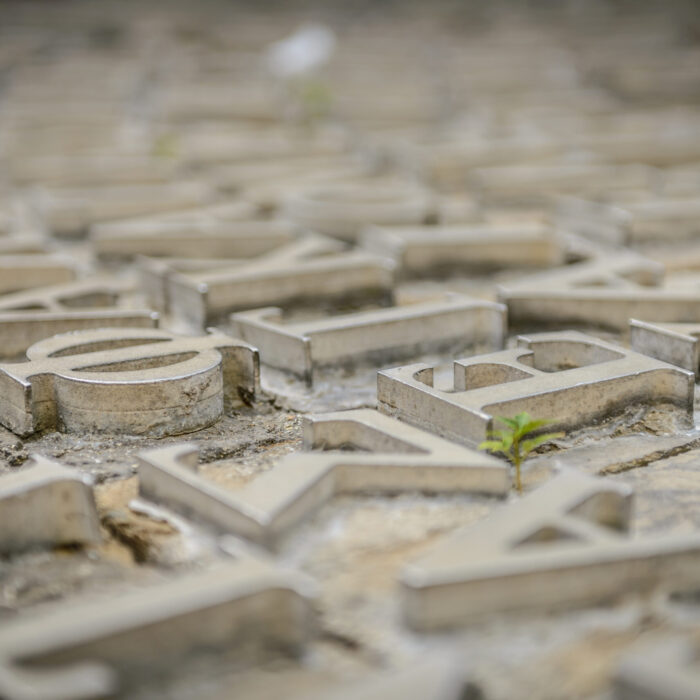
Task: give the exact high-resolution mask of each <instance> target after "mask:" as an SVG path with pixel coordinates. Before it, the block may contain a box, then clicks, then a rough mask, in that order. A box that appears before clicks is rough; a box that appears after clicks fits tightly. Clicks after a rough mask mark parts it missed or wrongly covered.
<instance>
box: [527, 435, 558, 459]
mask: <svg viewBox="0 0 700 700" xmlns="http://www.w3.org/2000/svg"><path fill="white" fill-rule="evenodd" d="M560 437H564V433H544V434H542V435H536V436H535V437H533V438H530V439H529V440H523V441H522V442H521V443H520V449H521V450H522V453H523V456H526V455H528V454H529V453H530V452H532V450H534V449H535V448H536V447H538V446H539V445H541V444H543V443H545V442H549V441H550V440H555V439H556V438H560Z"/></svg>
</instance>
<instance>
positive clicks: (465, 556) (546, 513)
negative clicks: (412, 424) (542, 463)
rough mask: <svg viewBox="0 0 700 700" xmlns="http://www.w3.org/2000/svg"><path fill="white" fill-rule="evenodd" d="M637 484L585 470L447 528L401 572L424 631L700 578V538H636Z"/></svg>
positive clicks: (408, 603)
mask: <svg viewBox="0 0 700 700" xmlns="http://www.w3.org/2000/svg"><path fill="white" fill-rule="evenodd" d="M631 496H632V494H631V492H630V491H629V489H627V488H626V487H625V486H622V485H620V484H615V483H610V482H609V481H607V480H605V479H599V478H593V477H589V476H587V475H584V474H580V473H578V472H573V471H572V472H567V473H564V474H562V475H560V476H558V477H556V478H555V479H553V480H552V481H550V482H548V483H547V484H546V485H545V486H542V487H541V488H539V489H537V490H536V491H535V492H533V493H532V494H529V495H528V496H527V497H526V498H524V499H522V500H521V501H517V502H516V503H513V504H509V505H506V506H504V507H503V508H502V509H500V510H498V511H496V512H495V513H493V514H492V515H490V516H488V517H487V518H486V519H484V520H483V521H481V522H478V523H476V524H475V525H471V526H468V527H466V528H462V529H460V530H458V531H457V532H455V533H454V534H452V535H449V536H447V537H446V538H444V539H443V540H442V541H440V542H439V543H438V544H437V545H435V546H434V547H433V548H432V549H431V550H429V551H428V552H427V553H426V554H425V555H423V556H422V557H421V558H419V559H418V560H417V561H415V562H413V563H411V564H409V565H408V566H407V567H406V568H405V569H404V570H403V572H402V574H401V585H402V588H403V593H404V612H405V615H406V617H407V619H408V621H409V623H410V624H411V625H412V626H413V627H415V628H418V629H422V630H427V629H438V628H445V627H453V626H455V625H460V624H466V623H469V622H471V621H473V620H474V619H477V618H479V617H483V616H484V615H488V614H494V613H502V612H508V611H514V610H535V609H551V608H557V607H562V606H572V605H586V604H591V603H597V602H600V601H603V600H606V599H609V598H611V597H613V596H616V595H619V594H621V593H629V592H630V591H634V590H641V591H648V590H651V589H653V588H655V587H658V586H661V585H665V584H668V585H671V586H673V587H674V588H676V589H685V588H689V587H693V586H697V584H698V583H699V582H700V536H699V535H688V536H666V537H655V538H648V537H647V538H639V539H635V538H628V537H627V536H625V534H624V533H626V531H627V530H628V527H629V515H630V508H631Z"/></svg>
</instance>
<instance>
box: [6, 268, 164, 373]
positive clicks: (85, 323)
mask: <svg viewBox="0 0 700 700" xmlns="http://www.w3.org/2000/svg"><path fill="white" fill-rule="evenodd" d="M130 289H131V285H130V283H129V282H128V281H124V280H117V279H111V278H109V277H106V276H98V277H95V278H91V279H84V280H81V281H79V282H69V283H67V284H57V285H52V286H50V287H39V288H36V289H32V290H27V291H23V292H16V293H15V294H4V295H3V296H2V298H0V357H1V358H2V359H16V358H17V357H18V356H19V355H20V354H22V353H24V352H25V351H26V350H27V348H28V347H30V346H31V345H33V344H34V343H36V342H38V341H40V340H43V339H44V338H48V337H49V336H52V335H56V334H57V333H67V332H68V331H79V330H87V329H89V328H115V327H132V328H135V327H139V328H140V327H142V326H145V327H147V328H153V327H156V326H157V325H158V314H157V313H155V312H154V311H150V310H148V309H138V308H136V309H134V308H127V307H126V306H120V304H119V302H120V297H121V296H122V295H123V294H125V293H127V292H129V291H130Z"/></svg>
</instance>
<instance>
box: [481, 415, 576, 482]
mask: <svg viewBox="0 0 700 700" xmlns="http://www.w3.org/2000/svg"><path fill="white" fill-rule="evenodd" d="M496 420H497V421H500V422H501V423H503V424H504V425H505V426H506V427H505V429H503V430H492V431H490V432H489V433H488V437H489V439H488V440H484V442H482V443H481V444H480V445H479V449H480V450H487V451H489V452H495V453H500V454H502V455H504V456H505V457H506V459H508V460H510V461H511V462H512V463H513V465H514V466H515V485H516V487H517V489H518V492H519V493H522V492H523V484H522V480H521V477H520V465H521V464H522V462H523V460H524V459H525V458H526V457H527V456H528V455H529V454H530V452H532V451H533V450H534V449H535V448H536V447H539V445H542V444H543V443H545V442H549V441H550V440H554V439H555V438H559V437H563V436H564V433H540V434H539V435H532V433H534V432H535V431H536V430H539V429H540V428H543V427H544V426H545V425H551V424H552V423H556V421H555V420H548V419H546V418H540V419H534V418H533V417H532V416H531V415H530V414H529V413H527V412H526V411H523V413H518V415H517V416H515V417H513V418H505V417H504V416H496ZM528 436H531V437H528Z"/></svg>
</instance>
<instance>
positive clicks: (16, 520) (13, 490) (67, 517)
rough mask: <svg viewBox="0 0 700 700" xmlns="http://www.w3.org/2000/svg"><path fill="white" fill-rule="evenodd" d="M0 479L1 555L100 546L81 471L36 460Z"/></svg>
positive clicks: (92, 503) (89, 492)
mask: <svg viewBox="0 0 700 700" xmlns="http://www.w3.org/2000/svg"><path fill="white" fill-rule="evenodd" d="M32 462H34V466H32V467H31V468H29V469H22V470H21V471H18V472H14V473H11V474H7V475H5V476H2V477H0V552H3V553H6V552H18V551H21V550H23V549H26V548H29V547H35V546H56V545H61V544H76V543H80V544H85V543H97V542H99V541H100V521H99V518H98V516H97V509H96V508H95V501H94V498H93V495H92V487H91V486H90V484H89V483H88V482H87V481H86V480H85V478H84V477H83V476H82V475H80V474H79V473H78V472H76V471H74V470H72V469H66V467H64V466H62V465H60V464H58V463H57V462H54V461H52V460H50V459H46V458H45V457H40V456H39V455H34V456H33V457H32Z"/></svg>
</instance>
